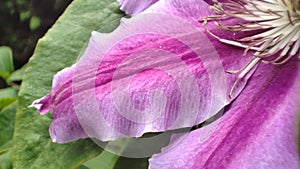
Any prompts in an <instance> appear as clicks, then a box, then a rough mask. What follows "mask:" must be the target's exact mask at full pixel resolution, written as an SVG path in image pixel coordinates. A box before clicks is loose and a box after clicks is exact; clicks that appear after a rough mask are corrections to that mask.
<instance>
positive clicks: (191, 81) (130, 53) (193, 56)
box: [33, 0, 248, 143]
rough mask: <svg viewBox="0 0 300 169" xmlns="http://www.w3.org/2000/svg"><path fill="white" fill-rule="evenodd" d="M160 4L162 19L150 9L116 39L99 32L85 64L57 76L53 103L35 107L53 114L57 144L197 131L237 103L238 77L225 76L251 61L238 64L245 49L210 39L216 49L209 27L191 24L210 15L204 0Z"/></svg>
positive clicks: (81, 62)
mask: <svg viewBox="0 0 300 169" xmlns="http://www.w3.org/2000/svg"><path fill="white" fill-rule="evenodd" d="M179 2H180V3H182V7H180V5H179ZM160 3H163V4H164V6H160V5H159V4H160ZM157 4H158V5H157ZM157 4H155V5H153V6H152V7H151V8H149V11H151V10H152V11H153V12H155V7H156V8H157V11H160V12H159V13H161V14H157V13H158V12H155V13H149V12H147V11H146V12H145V14H141V15H137V16H135V17H133V18H131V19H123V20H122V23H121V25H120V26H119V28H118V29H116V30H115V31H114V32H112V33H110V34H100V33H97V32H93V35H92V37H91V39H90V42H89V46H88V47H87V50H86V52H85V54H84V55H83V56H82V57H81V59H80V60H79V62H77V63H76V64H75V65H73V66H72V67H70V68H67V69H64V70H62V71H61V72H59V73H58V74H57V75H56V76H55V77H54V80H53V88H52V92H51V94H50V95H49V96H51V97H50V98H51V99H49V98H48V99H45V98H44V99H41V100H37V101H35V102H34V104H33V106H34V107H38V106H39V107H45V108H44V109H43V111H42V113H43V114H45V113H46V111H48V110H50V109H51V108H52V109H53V122H52V125H51V127H50V134H51V137H52V139H53V140H55V141H57V142H58V143H65V142H69V141H72V140H76V139H80V138H84V137H87V136H89V137H95V138H98V139H99V140H102V141H107V140H115V139H119V138H123V137H139V136H141V135H142V134H143V133H145V132H157V131H166V130H170V129H176V128H182V127H191V126H193V125H195V124H198V123H200V122H202V121H204V120H206V119H208V118H209V117H211V116H213V115H215V114H216V113H217V112H218V111H220V110H221V109H222V108H223V107H224V106H225V105H227V104H228V103H230V102H231V101H230V100H229V99H228V97H227V96H228V91H229V90H230V88H231V87H232V84H233V82H234V81H235V80H236V76H234V75H225V74H224V72H225V70H235V69H238V68H240V67H241V66H242V65H244V64H245V62H246V61H247V60H248V58H246V57H245V58H242V59H236V58H237V57H240V56H241V55H242V53H243V49H238V48H235V47H231V46H229V45H224V44H222V43H220V42H219V41H217V40H215V39H213V38H211V37H209V38H210V40H211V42H212V43H213V46H212V45H211V43H210V41H209V39H208V38H207V37H206V36H205V34H204V33H203V32H204V30H203V27H202V26H200V24H198V23H197V22H196V21H195V20H190V19H188V18H189V16H190V15H193V17H191V18H194V19H195V18H197V17H204V16H205V15H206V14H207V13H208V12H205V9H206V8H207V7H208V6H207V4H206V3H205V2H203V1H199V0H193V1H192V0H188V1H168V0H166V1H163V0H161V1H159V2H157ZM163 7H166V8H165V9H163ZM175 9H176V10H175ZM199 9H201V10H199ZM190 10H194V11H195V13H193V12H190ZM207 10H208V9H207ZM166 11H169V12H167V13H165V12H166ZM174 11H175V12H174ZM197 13H198V15H197ZM166 14H167V15H166ZM173 15H175V16H173ZM214 47H215V48H214ZM218 54H219V55H220V58H219V57H218ZM223 66H224V67H225V70H224V68H223ZM247 78H248V77H247ZM247 78H245V79H244V81H241V83H240V84H239V86H237V87H236V92H235V93H234V97H236V96H237V95H238V94H239V92H240V91H241V90H242V89H243V87H244V86H245V84H246V82H247ZM46 98H47V97H46ZM39 110H41V109H39ZM191 112H192V113H191ZM62 119H63V120H62ZM66 119H69V120H66ZM76 131H77V132H78V133H76Z"/></svg>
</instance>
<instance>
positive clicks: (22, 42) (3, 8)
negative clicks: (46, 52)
mask: <svg viewBox="0 0 300 169" xmlns="http://www.w3.org/2000/svg"><path fill="white" fill-rule="evenodd" d="M71 2H72V0H0V25H1V26H0V46H9V47H10V48H11V49H12V51H13V60H14V66H15V69H18V68H20V67H22V66H23V65H24V64H25V63H27V62H28V60H29V58H30V57H31V56H32V54H33V51H34V48H35V46H36V43H37V41H38V39H39V38H41V37H42V36H43V35H44V34H45V33H46V32H47V30H48V29H49V28H50V27H51V26H52V25H53V24H54V23H55V21H56V20H57V18H58V17H59V16H60V15H61V14H62V13H63V11H64V10H65V8H66V7H67V6H68V5H69V4H70V3H71ZM6 86H7V84H5V82H4V81H3V80H2V79H0V88H3V87H6Z"/></svg>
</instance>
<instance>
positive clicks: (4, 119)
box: [0, 102, 17, 169]
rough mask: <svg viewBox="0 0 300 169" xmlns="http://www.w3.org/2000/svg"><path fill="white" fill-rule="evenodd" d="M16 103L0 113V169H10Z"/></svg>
mask: <svg viewBox="0 0 300 169" xmlns="http://www.w3.org/2000/svg"><path fill="white" fill-rule="evenodd" d="M16 111H17V103H16V102H15V103H12V104H10V105H9V106H7V107H5V108H4V109H3V110H2V111H1V112H0V168H1V169H10V168H12V160H11V149H12V146H13V144H12V139H13V134H14V125H15V116H16Z"/></svg>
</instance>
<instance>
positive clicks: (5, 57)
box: [0, 46, 14, 79]
mask: <svg viewBox="0 0 300 169" xmlns="http://www.w3.org/2000/svg"><path fill="white" fill-rule="evenodd" d="M12 71H14V65H13V58H12V50H11V49H10V47H7V46H0V77H2V78H4V79H6V78H7V77H8V76H9V74H10V73H11V72H12Z"/></svg>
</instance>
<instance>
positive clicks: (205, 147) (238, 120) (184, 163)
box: [149, 57, 300, 169]
mask: <svg viewBox="0 0 300 169" xmlns="http://www.w3.org/2000/svg"><path fill="white" fill-rule="evenodd" d="M299 66H300V65H299V62H298V60H297V58H296V57H295V59H294V60H291V61H290V62H289V63H288V64H285V65H281V66H278V67H276V66H273V65H261V67H260V68H259V69H258V70H257V71H256V73H255V74H254V75H253V77H252V78H251V80H250V81H249V85H247V87H246V88H245V89H244V91H243V92H242V93H241V95H240V96H239V97H238V98H237V99H236V101H234V102H233V103H232V105H230V107H229V108H228V111H226V112H225V115H224V116H223V117H221V118H220V119H219V120H217V121H215V122H213V123H212V124H210V125H208V126H206V127H204V128H201V129H198V130H195V131H193V132H191V133H190V134H188V135H187V136H186V137H184V138H183V139H182V142H180V143H178V142H177V144H176V145H173V146H172V145H170V146H169V147H168V148H165V149H164V150H163V151H162V153H161V154H157V155H154V156H153V157H152V158H151V159H150V167H149V168H151V169H152V168H153V169H156V168H160V169H179V168H187V169H194V168H195V169H196V168H197V169H198V168H230V169H231V168H232V169H235V168H236V169H243V168H245V169H248V168H268V169H278V168H289V169H298V168H300V165H299V164H300V163H299V156H298V153H297V144H296V121H297V118H296V117H297V106H296V97H298V93H297V91H299V82H300V81H299V80H300V72H299V70H300V69H299V68H300V67H299ZM297 83H298V84H297ZM297 85H298V86H297ZM297 88H298V90H297Z"/></svg>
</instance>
